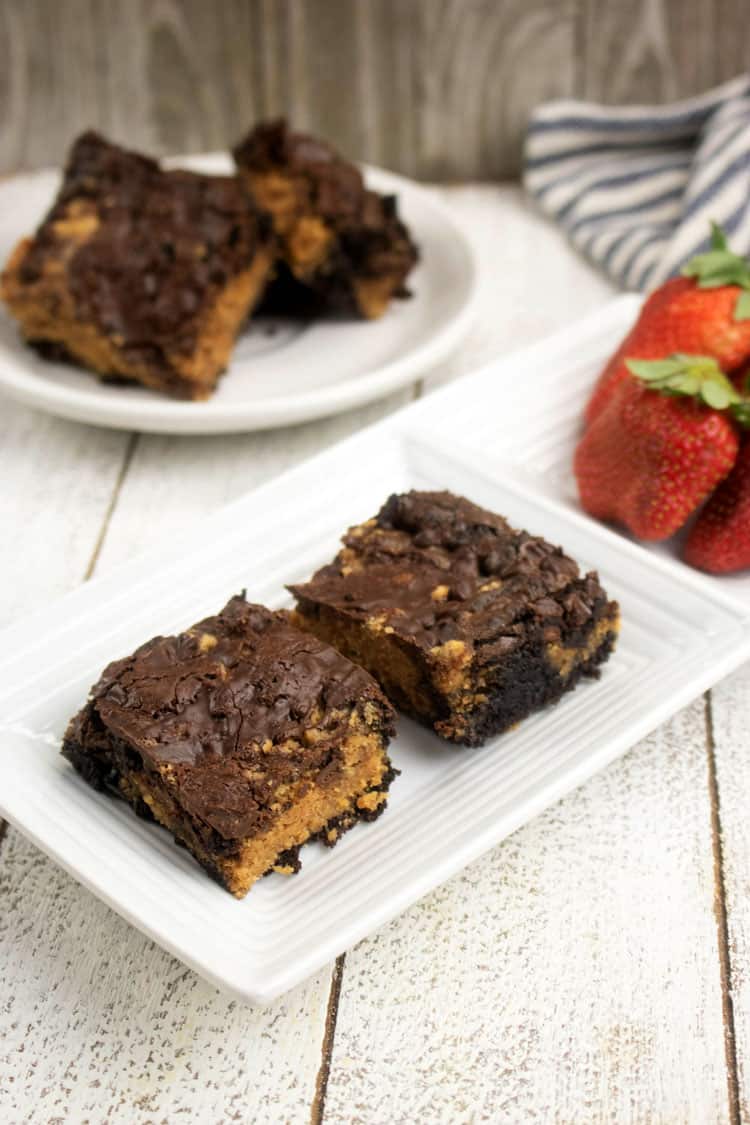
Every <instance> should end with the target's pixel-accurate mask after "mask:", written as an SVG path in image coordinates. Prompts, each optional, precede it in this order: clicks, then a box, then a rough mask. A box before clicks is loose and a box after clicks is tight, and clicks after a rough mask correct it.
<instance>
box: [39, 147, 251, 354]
mask: <svg viewBox="0 0 750 1125" xmlns="http://www.w3.org/2000/svg"><path fill="white" fill-rule="evenodd" d="M76 221H83V222H84V223H89V224H90V226H91V233H90V234H89V236H88V237H86V239H85V241H83V242H82V243H81V245H80V246H79V247H78V248H77V249H76V250H75V251H74V253H73V256H72V257H71V259H70V261H69V262H68V264H67V270H68V276H69V282H70V289H71V293H72V295H73V298H74V300H75V303H76V309H77V313H78V315H79V316H80V318H81V320H83V321H88V322H91V323H93V324H95V325H96V326H97V327H98V328H99V329H100V330H101V331H102V332H103V333H105V334H106V335H108V336H110V337H114V338H115V339H116V340H117V343H118V345H119V346H120V347H122V348H123V349H124V350H126V351H129V352H130V353H131V355H132V358H134V359H135V358H136V357H142V358H143V359H145V360H150V361H158V360H159V358H160V355H161V353H179V354H184V355H189V354H191V353H192V352H193V350H194V348H195V345H196V340H197V337H198V333H199V329H200V317H201V314H202V313H203V311H204V310H205V307H206V304H207V302H211V301H212V300H213V299H214V298H215V297H216V295H217V294H218V293H219V292H220V291H221V289H222V288H223V287H224V286H226V284H227V282H229V281H230V280H231V279H232V278H233V277H235V276H236V275H237V274H238V273H240V272H241V271H243V270H246V269H247V268H248V267H249V263H250V262H251V261H252V258H253V254H254V252H255V249H256V246H257V245H258V244H259V243H260V242H264V241H266V240H267V239H268V237H269V234H268V229H267V224H266V222H265V220H259V218H258V217H257V215H256V214H255V213H254V211H253V210H252V208H251V207H250V206H249V204H248V201H247V197H246V196H245V194H244V192H243V191H242V190H241V188H240V187H239V185H238V183H237V181H236V179H235V178H234V177H232V176H205V175H199V174H197V173H194V172H185V171H173V172H165V171H162V170H161V169H160V168H159V165H158V164H157V163H156V162H155V161H154V160H151V159H149V158H148V157H145V156H140V155H139V154H137V153H134V152H129V151H127V150H125V149H122V148H119V147H117V146H116V145H112V144H109V143H108V142H107V141H105V140H104V139H103V138H102V137H100V136H99V135H98V134H96V133H93V132H88V133H84V134H83V135H82V136H81V137H79V138H78V140H77V141H76V142H75V144H74V145H73V147H72V150H71V153H70V157H69V160H68V164H67V167H66V169H65V175H64V179H63V184H62V187H61V189H60V192H59V194H58V196H57V199H56V200H55V203H54V205H53V207H52V209H51V211H50V212H49V214H48V215H47V217H46V219H45V220H44V223H43V224H42V226H41V227H40V229H39V231H38V232H37V235H36V237H35V240H34V243H33V245H32V247H31V249H30V251H29V253H28V255H27V257H26V259H25V261H24V264H23V269H22V273H21V278H22V280H23V281H24V282H34V281H35V280H37V279H38V277H39V275H40V273H41V271H42V269H43V266H44V262H45V260H46V259H47V257H48V256H49V255H50V254H55V253H56V252H58V248H59V243H60V239H61V238H65V237H66V235H65V234H64V233H62V232H61V231H60V230H59V229H56V226H55V224H57V223H61V224H62V226H63V228H64V229H65V228H67V226H68V225H70V224H71V223H75V222H76Z"/></svg>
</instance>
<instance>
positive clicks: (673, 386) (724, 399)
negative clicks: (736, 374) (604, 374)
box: [625, 353, 750, 426]
mask: <svg viewBox="0 0 750 1125" xmlns="http://www.w3.org/2000/svg"><path fill="white" fill-rule="evenodd" d="M625 366H626V367H627V369H628V371H630V373H631V374H632V375H635V376H636V378H638V379H640V380H641V381H642V382H644V383H645V384H646V385H647V386H648V388H649V390H653V391H660V392H661V393H662V394H666V395H686V396H688V397H690V398H697V399H699V400H700V401H701V402H703V403H705V405H706V406H710V407H711V408H712V409H713V410H729V411H730V412H731V414H732V417H733V418H734V419H735V421H737V422H739V424H740V425H741V426H750V400H748V399H745V398H743V396H742V395H741V394H740V392H739V391H738V390H737V388H736V387H735V386H734V385H733V384H732V383H731V382H730V380H729V379H728V378H727V377H726V375H725V374H724V372H723V371H722V370H721V368H720V367H719V365H718V363H717V362H716V360H715V359H713V358H712V357H711V356H707V355H683V354H682V353H675V354H674V355H671V356H668V357H667V358H666V359H653V360H648V359H626V360H625Z"/></svg>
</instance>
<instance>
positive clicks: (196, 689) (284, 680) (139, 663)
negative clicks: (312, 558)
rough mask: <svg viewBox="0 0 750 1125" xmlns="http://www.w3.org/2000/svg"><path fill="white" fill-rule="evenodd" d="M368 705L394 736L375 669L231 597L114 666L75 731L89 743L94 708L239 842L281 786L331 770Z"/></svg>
mask: <svg viewBox="0 0 750 1125" xmlns="http://www.w3.org/2000/svg"><path fill="white" fill-rule="evenodd" d="M368 703H371V704H374V705H375V708H376V710H375V711H374V712H370V717H373V716H374V720H375V729H376V730H377V731H378V733H382V734H384V735H385V736H386V737H387V736H388V735H390V734H391V733H392V725H393V711H392V708H391V707H390V704H389V703H388V702H387V701H386V699H385V697H384V696H383V695H382V693H381V691H380V689H379V688H378V686H377V684H376V683H375V681H374V680H373V679H372V678H371V676H369V675H368V673H367V672H365V671H364V670H363V669H362V668H359V667H357V666H356V665H354V664H351V663H350V662H349V661H348V660H347V659H346V658H345V657H343V656H341V655H340V654H339V653H337V652H336V651H335V649H333V648H331V647H330V646H329V645H326V644H324V643H323V642H322V641H318V640H317V639H316V638H315V637H312V636H309V635H307V634H304V633H301V632H300V631H299V630H297V629H295V628H293V627H292V626H291V625H289V624H288V623H287V621H286V619H285V618H284V616H283V615H281V614H279V613H273V612H271V611H270V610H267V609H265V608H263V607H262V606H258V605H252V604H251V603H248V602H247V601H245V599H244V597H235V598H232V599H231V601H230V602H229V603H228V604H227V605H226V606H225V607H224V609H223V610H222V611H221V613H219V614H218V615H217V616H215V617H209V618H206V619H205V620H204V621H201V622H199V623H198V624H197V625H195V626H193V627H192V628H191V629H190V630H188V631H187V632H185V633H180V634H179V635H177V636H173V637H155V638H154V639H153V640H151V641H149V642H148V643H147V644H145V645H143V646H142V647H141V648H139V649H137V650H136V651H135V652H134V653H133V655H132V656H129V657H127V658H125V659H124V660H118V661H115V662H114V663H113V664H110V665H109V667H108V668H106V669H105V671H104V673H103V675H102V677H101V679H100V680H99V682H98V683H97V684H96V685H95V687H94V688H93V689H92V693H91V699H90V703H89V707H88V708H87V709H84V711H83V712H82V713H81V715H80V716H79V717H78V719H77V720H74V725H75V724H76V723H78V726H79V730H78V731H76V730H74V731H73V732H72V733H73V735H74V736H75V735H76V734H78V735H79V736H80V735H81V734H82V735H83V741H85V739H86V737H87V735H86V730H85V728H86V726H87V724H90V722H91V714H90V713H91V711H94V712H95V713H96V715H97V716H98V719H99V720H100V721H101V723H102V724H103V725H104V727H105V728H106V729H107V731H109V732H110V733H111V734H114V735H115V736H116V737H118V738H120V739H122V740H124V742H125V743H126V744H127V745H129V746H131V747H133V748H135V749H136V750H137V751H138V752H139V754H140V756H141V758H142V759H143V760H144V761H145V762H146V763H147V764H148V763H151V764H152V765H154V766H156V767H164V766H167V767H169V769H170V772H171V774H172V777H173V778H174V781H175V782H176V785H177V789H178V791H179V796H180V802H181V804H182V805H183V807H185V808H186V809H187V810H188V811H189V812H190V813H191V814H193V815H195V816H198V817H200V818H201V819H203V820H205V821H206V822H207V823H209V824H210V825H211V827H213V828H214V829H215V830H216V831H218V832H219V833H220V835H221V836H223V837H224V838H227V839H236V838H239V837H242V836H244V835H246V834H247V833H248V832H249V831H250V830H251V829H252V828H253V827H254V826H256V825H257V823H258V819H259V813H261V812H262V811H263V810H267V809H268V808H269V805H270V804H271V803H272V802H273V800H274V799H275V798H274V794H276V793H277V790H278V788H279V786H280V785H285V784H290V783H294V782H297V781H299V780H300V779H304V778H308V777H309V778H313V779H314V780H315V781H316V782H322V783H325V778H326V773H327V771H328V773H329V774H330V775H331V776H334V775H335V773H336V771H337V770H338V769H339V767H340V763H341V757H340V744H341V741H342V739H343V738H344V737H345V736H346V734H347V733H348V732H349V733H351V732H350V728H349V721H350V717H351V713H352V711H353V710H354V709H356V710H357V711H358V712H359V713H360V714H362V712H363V709H364V708H365V707H366V705H367V704H368ZM96 725H97V724H96V723H95V724H94V726H95V727H96ZM89 730H90V726H89ZM88 737H91V734H90V733H89V736H88ZM94 737H95V735H94Z"/></svg>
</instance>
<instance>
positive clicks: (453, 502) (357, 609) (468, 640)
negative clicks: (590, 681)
mask: <svg viewBox="0 0 750 1125" xmlns="http://www.w3.org/2000/svg"><path fill="white" fill-rule="evenodd" d="M343 544H344V547H343V549H342V550H341V551H340V552H339V554H338V555H337V556H336V558H335V559H334V561H333V562H332V563H330V564H329V565H328V566H324V567H322V568H321V569H320V570H319V571H318V572H317V573H316V574H315V575H314V576H313V578H312V579H311V581H310V582H308V583H305V584H302V585H295V586H291V587H290V589H291V591H292V593H293V594H294V595H295V597H296V598H297V599H298V600H299V601H300V602H301V603H303V606H304V603H314V604H316V605H323V606H326V607H329V608H331V609H334V610H336V611H337V612H338V613H340V614H342V615H344V616H345V617H348V618H350V619H352V620H354V621H357V622H364V621H367V620H373V619H374V620H376V621H378V623H379V624H380V625H381V626H382V627H383V628H386V629H387V630H388V632H391V633H393V634H395V635H396V636H398V637H401V638H403V639H405V640H407V641H408V642H409V643H411V644H413V645H416V646H418V647H419V648H420V649H421V650H423V651H429V650H431V649H433V648H435V647H437V646H441V645H444V644H446V642H450V641H460V642H462V643H464V644H466V645H467V646H468V647H469V648H470V650H472V651H473V653H474V655H475V657H476V659H477V660H478V661H479V662H481V663H488V662H491V661H493V660H496V659H497V658H498V657H501V656H507V655H508V654H510V653H511V652H513V651H515V650H516V649H517V648H519V647H521V646H522V645H524V644H525V643H526V642H527V641H528V640H529V638H530V636H532V635H533V636H534V637H536V638H538V639H539V640H541V641H543V642H545V643H548V644H554V643H556V642H560V641H561V639H563V637H564V639H565V643H566V644H574V643H576V641H577V640H579V639H580V637H581V636H582V635H583V634H584V633H585V631H586V630H587V629H588V628H589V627H590V626H591V624H592V622H593V620H594V617H595V616H598V615H599V613H600V612H601V610H602V608H603V606H604V605H609V606H611V604H612V603H607V600H606V595H605V594H604V591H603V590H602V587H601V585H600V583H599V580H598V577H597V576H596V574H593V573H592V574H587V575H584V576H582V575H581V573H580V570H579V567H578V564H577V563H576V562H575V561H574V560H573V559H571V558H570V557H569V556H568V555H566V554H565V553H564V552H563V551H562V549H561V548H560V547H556V546H553V545H552V544H551V543H548V542H547V541H546V540H544V539H541V538H539V537H538V536H533V535H529V534H528V533H527V532H525V531H517V530H515V529H514V528H512V527H511V526H510V525H509V524H508V523H507V521H506V520H505V519H503V517H502V516H499V515H495V514H494V513H492V512H488V511H486V510H485V509H483V508H480V507H478V506H477V505H475V504H472V503H471V502H470V501H469V500H465V499H463V498H462V497H457V496H454V495H452V494H451V493H450V492H408V493H403V494H401V495H393V496H391V497H390V499H389V500H388V501H387V502H386V503H385V504H384V505H383V507H382V508H381V509H380V511H379V513H378V515H377V516H376V517H375V519H374V520H371V521H368V523H365V524H362V525H360V526H359V527H355V528H352V529H351V530H350V531H349V532H348V534H347V535H345V536H344V538H343Z"/></svg>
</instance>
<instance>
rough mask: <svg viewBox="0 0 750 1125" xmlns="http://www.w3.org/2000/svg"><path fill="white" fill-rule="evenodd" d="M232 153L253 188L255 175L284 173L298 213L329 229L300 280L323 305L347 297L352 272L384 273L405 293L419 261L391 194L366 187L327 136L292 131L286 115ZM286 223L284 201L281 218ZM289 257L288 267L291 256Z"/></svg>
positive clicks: (343, 303)
mask: <svg viewBox="0 0 750 1125" xmlns="http://www.w3.org/2000/svg"><path fill="white" fill-rule="evenodd" d="M234 158H235V161H236V163H237V167H238V169H239V170H240V173H243V172H246V173H248V176H247V184H248V188H249V191H250V194H251V195H252V194H253V190H254V188H253V176H255V175H258V174H264V173H270V172H274V173H276V174H278V175H281V176H284V177H286V178H287V179H288V181H290V184H291V185H292V195H293V197H294V200H295V203H294V206H295V215H296V217H297V218H299V217H301V216H305V215H314V216H316V217H318V218H320V219H322V220H323V221H324V222H325V223H326V225H327V227H328V228H329V229H330V230H331V231H333V232H334V234H335V236H336V237H335V240H334V242H333V244H332V246H331V247H330V250H329V253H328V255H327V257H326V258H325V260H324V262H323V263H321V265H320V267H319V268H318V269H317V271H316V272H315V273H314V275H313V276H307V275H306V276H305V277H304V278H303V279H302V280H304V281H305V282H306V283H308V284H310V285H312V286H313V287H314V288H315V289H316V290H318V291H319V292H320V293H321V294H322V295H323V296H324V297H325V298H326V301H327V303H328V304H329V305H331V306H332V307H337V308H345V307H347V306H348V305H351V304H352V302H353V300H354V298H353V295H352V284H353V281H354V279H360V280H366V279H374V278H390V279H391V282H392V292H393V294H394V295H396V296H405V295H407V294H406V291H405V290H404V288H403V284H404V281H405V279H406V276H407V274H408V273H409V271H410V270H411V269H412V267H413V266H414V264H415V263H416V261H417V258H418V253H417V248H416V247H415V246H414V244H413V242H412V241H411V239H410V237H409V232H408V231H407V229H406V227H405V226H404V224H403V223H402V222H401V221H400V219H399V217H398V210H397V205H396V199H395V197H394V196H390V195H379V194H378V193H377V192H375V191H370V190H368V189H367V188H366V187H365V184H364V180H363V178H362V173H361V172H360V171H359V169H358V168H357V167H356V165H354V164H351V163H350V162H349V161H347V160H344V159H343V158H342V157H341V156H340V155H339V154H338V153H337V152H336V151H335V149H333V148H332V147H331V146H330V145H328V144H326V143H325V142H323V141H320V140H318V139H317V138H315V137H309V136H307V135H305V134H304V133H294V132H292V131H291V130H290V129H289V127H288V125H287V123H286V122H285V121H284V120H278V121H272V122H269V123H268V124H264V125H258V126H257V127H256V128H255V129H253V130H251V132H250V133H249V134H248V136H247V137H246V138H245V139H244V140H243V141H242V142H241V143H240V144H239V145H237V146H236V147H235V149H234ZM288 222H289V215H288V214H287V213H286V208H284V213H283V215H282V225H283V224H287V223H288ZM278 233H282V231H281V229H279V230H278ZM288 264H290V265H291V267H292V269H293V270H294V268H295V263H294V261H292V260H290V262H289V263H288Z"/></svg>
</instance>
